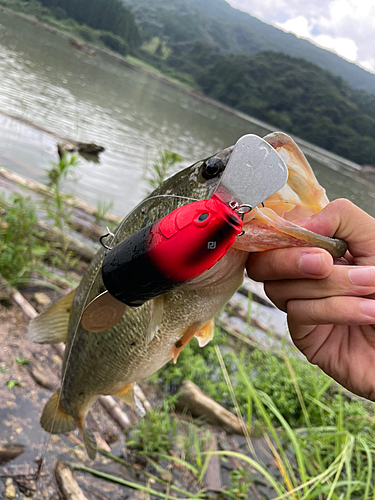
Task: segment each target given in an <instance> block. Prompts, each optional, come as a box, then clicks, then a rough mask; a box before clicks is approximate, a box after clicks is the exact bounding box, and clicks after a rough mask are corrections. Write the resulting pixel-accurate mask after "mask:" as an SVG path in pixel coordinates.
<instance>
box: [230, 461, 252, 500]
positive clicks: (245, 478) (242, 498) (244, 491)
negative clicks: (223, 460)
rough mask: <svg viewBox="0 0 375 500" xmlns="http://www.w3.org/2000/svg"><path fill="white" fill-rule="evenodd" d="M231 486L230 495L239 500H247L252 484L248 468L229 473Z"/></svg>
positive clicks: (240, 468)
mask: <svg viewBox="0 0 375 500" xmlns="http://www.w3.org/2000/svg"><path fill="white" fill-rule="evenodd" d="M229 475H230V478H231V484H230V487H229V488H228V490H227V492H228V494H229V495H230V496H231V497H233V498H235V499H239V500H247V499H248V498H249V497H248V494H249V490H250V485H251V483H252V480H251V474H250V471H249V470H248V469H246V467H239V468H238V469H234V470H232V471H230V472H229Z"/></svg>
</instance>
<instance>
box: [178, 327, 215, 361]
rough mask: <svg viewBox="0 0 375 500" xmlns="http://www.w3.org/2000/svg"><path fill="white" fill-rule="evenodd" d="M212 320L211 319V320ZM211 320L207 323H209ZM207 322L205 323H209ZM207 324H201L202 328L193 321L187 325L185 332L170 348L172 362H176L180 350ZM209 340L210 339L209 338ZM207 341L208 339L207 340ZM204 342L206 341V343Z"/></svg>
mask: <svg viewBox="0 0 375 500" xmlns="http://www.w3.org/2000/svg"><path fill="white" fill-rule="evenodd" d="M211 321H212V320H211ZM211 321H210V322H209V323H211ZM209 323H207V325H208V324H209ZM207 325H205V326H203V327H202V328H199V326H200V324H199V323H194V324H192V325H191V326H189V327H188V328H187V329H186V330H185V333H184V334H183V335H182V337H181V338H180V339H179V340H177V342H176V343H175V345H174V346H173V348H172V358H173V362H174V364H176V363H177V359H178V357H179V355H180V352H181V351H182V349H183V348H184V347H185V346H186V345H188V343H189V342H190V340H191V339H192V338H193V337H194V335H196V334H199V332H200V331H201V330H203V329H204V328H205V327H206V326H207ZM210 340H211V339H210ZM207 342H208V341H207ZM207 342H206V343H207Z"/></svg>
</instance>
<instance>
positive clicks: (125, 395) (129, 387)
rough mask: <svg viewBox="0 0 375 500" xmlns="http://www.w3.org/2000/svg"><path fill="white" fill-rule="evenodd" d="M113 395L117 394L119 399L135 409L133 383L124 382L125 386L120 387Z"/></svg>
mask: <svg viewBox="0 0 375 500" xmlns="http://www.w3.org/2000/svg"><path fill="white" fill-rule="evenodd" d="M114 396H117V397H118V398H119V399H121V401H124V403H126V404H127V405H128V406H130V407H131V408H133V409H135V407H136V402H135V395H134V384H133V383H132V384H126V386H125V387H124V388H123V389H121V391H119V392H116V393H115V394H114Z"/></svg>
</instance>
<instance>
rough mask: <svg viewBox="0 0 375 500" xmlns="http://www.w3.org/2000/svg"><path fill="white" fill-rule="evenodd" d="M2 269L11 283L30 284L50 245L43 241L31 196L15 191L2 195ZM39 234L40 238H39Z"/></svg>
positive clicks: (0, 228)
mask: <svg viewBox="0 0 375 500" xmlns="http://www.w3.org/2000/svg"><path fill="white" fill-rule="evenodd" d="M0 214H3V215H2V218H1V219H0V269H1V275H2V276H3V278H4V279H5V281H6V282H7V283H9V284H10V285H12V286H15V287H17V286H19V285H21V284H25V283H28V282H29V280H30V278H31V274H32V271H34V270H38V268H39V267H40V264H41V261H42V258H43V256H44V255H45V254H46V253H47V251H48V250H49V246H48V245H47V244H46V243H44V242H42V241H41V240H40V234H38V232H37V230H36V228H35V224H36V222H37V215H36V211H35V206H34V205H33V203H32V201H31V199H30V198H25V197H23V196H22V195H21V194H17V193H14V194H12V196H10V197H9V199H8V200H6V199H5V197H4V196H2V197H0ZM37 236H38V237H37Z"/></svg>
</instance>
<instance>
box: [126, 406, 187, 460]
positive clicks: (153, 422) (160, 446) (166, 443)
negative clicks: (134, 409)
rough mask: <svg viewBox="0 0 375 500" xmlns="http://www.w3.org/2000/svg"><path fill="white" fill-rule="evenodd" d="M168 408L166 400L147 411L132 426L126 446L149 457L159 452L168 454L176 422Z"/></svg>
mask: <svg viewBox="0 0 375 500" xmlns="http://www.w3.org/2000/svg"><path fill="white" fill-rule="evenodd" d="M169 410H170V406H169V404H168V402H167V401H164V402H163V403H162V404H161V405H160V406H159V407H157V408H155V409H154V410H152V411H150V412H148V413H147V414H146V416H145V418H143V419H141V420H140V422H139V424H138V425H137V427H135V428H132V430H131V432H130V439H129V440H128V441H127V446H128V448H130V449H135V450H137V451H138V452H139V453H141V454H144V455H147V456H151V457H154V456H155V455H156V454H159V453H162V454H164V453H165V454H168V453H169V450H170V449H171V448H172V444H173V440H174V438H175V437H176V434H177V423H176V420H175V419H174V418H173V417H172V415H171V414H170V411H169Z"/></svg>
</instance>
